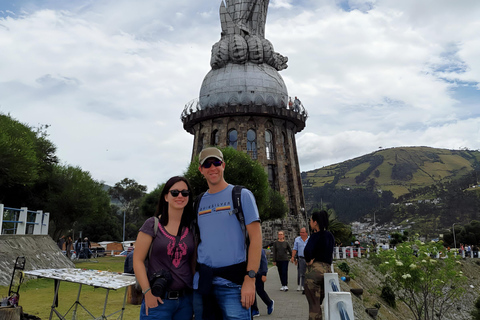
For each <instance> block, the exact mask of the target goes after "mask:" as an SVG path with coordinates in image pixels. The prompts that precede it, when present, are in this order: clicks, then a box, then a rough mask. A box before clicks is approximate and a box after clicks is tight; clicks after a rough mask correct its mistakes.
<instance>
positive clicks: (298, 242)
mask: <svg viewBox="0 0 480 320" xmlns="http://www.w3.org/2000/svg"><path fill="white" fill-rule="evenodd" d="M309 238H310V237H307V239H305V241H303V239H302V237H296V238H295V242H294V243H293V250H297V254H298V256H299V257H304V255H303V250H304V249H305V246H306V245H307V243H308V239H309Z"/></svg>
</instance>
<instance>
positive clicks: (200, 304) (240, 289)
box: [193, 147, 262, 320]
mask: <svg viewBox="0 0 480 320" xmlns="http://www.w3.org/2000/svg"><path fill="white" fill-rule="evenodd" d="M199 162H200V166H199V168H198V169H199V171H200V172H201V174H202V175H203V176H204V178H205V179H206V180H207V183H208V190H207V192H205V194H204V195H203V196H202V197H201V199H200V200H199V204H198V212H197V219H198V229H199V234H200V243H199V245H198V250H197V266H198V272H197V273H196V274H195V277H194V281H193V287H194V302H193V304H194V312H195V319H197V320H200V319H216V318H217V317H218V316H220V317H222V318H223V319H239V320H250V318H251V313H250V307H251V306H252V305H253V303H254V302H255V276H256V273H257V271H258V267H259V265H260V256H261V250H262V229H261V226H260V217H259V214H258V209H257V205H256V202H255V197H254V196H253V194H252V192H251V191H250V190H247V189H245V188H243V189H242V190H241V207H242V212H243V216H244V219H245V227H246V230H247V232H248V236H249V239H250V244H249V246H248V249H247V248H246V247H247V246H246V242H245V235H244V233H243V230H242V226H241V225H240V223H241V222H240V221H239V219H238V218H237V216H236V214H235V213H234V204H233V196H232V190H233V189H234V186H233V185H230V184H228V183H227V182H226V181H225V179H224V170H225V162H224V159H223V153H222V152H221V151H220V150H219V149H217V148H213V147H210V148H205V149H203V150H202V151H201V152H200V155H199ZM197 201H198V200H197ZM247 250H248V255H247ZM247 256H248V260H247ZM212 312H213V314H212ZM220 312H221V315H219V314H218V313H220Z"/></svg>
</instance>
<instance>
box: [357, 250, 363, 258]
mask: <svg viewBox="0 0 480 320" xmlns="http://www.w3.org/2000/svg"><path fill="white" fill-rule="evenodd" d="M357 249H358V257H359V258H361V257H362V250H361V249H360V247H358V248H357Z"/></svg>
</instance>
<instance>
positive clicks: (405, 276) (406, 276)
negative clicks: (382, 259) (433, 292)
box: [402, 273, 412, 279]
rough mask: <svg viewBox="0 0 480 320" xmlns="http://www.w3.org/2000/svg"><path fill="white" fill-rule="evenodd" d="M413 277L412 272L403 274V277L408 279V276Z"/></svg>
mask: <svg viewBox="0 0 480 320" xmlns="http://www.w3.org/2000/svg"><path fill="white" fill-rule="evenodd" d="M411 277H412V276H411V275H410V274H408V273H406V274H404V275H403V276H402V278H403V279H407V278H411Z"/></svg>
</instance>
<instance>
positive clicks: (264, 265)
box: [252, 249, 275, 317]
mask: <svg viewBox="0 0 480 320" xmlns="http://www.w3.org/2000/svg"><path fill="white" fill-rule="evenodd" d="M267 272H268V261H267V255H266V254H265V250H264V249H262V258H261V260H260V267H259V268H258V272H257V275H256V276H255V290H256V292H257V294H258V296H259V297H260V298H261V299H262V301H263V303H265V304H266V305H267V313H268V314H269V315H270V314H272V312H273V308H274V303H275V302H274V301H273V300H272V299H270V297H269V296H268V294H267V293H266V292H265V282H266V281H267ZM258 316H260V312H259V311H258V306H257V297H256V296H255V302H254V303H253V305H252V317H258Z"/></svg>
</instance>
